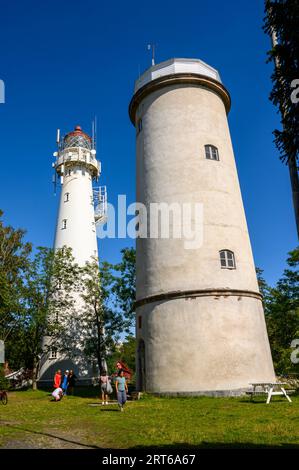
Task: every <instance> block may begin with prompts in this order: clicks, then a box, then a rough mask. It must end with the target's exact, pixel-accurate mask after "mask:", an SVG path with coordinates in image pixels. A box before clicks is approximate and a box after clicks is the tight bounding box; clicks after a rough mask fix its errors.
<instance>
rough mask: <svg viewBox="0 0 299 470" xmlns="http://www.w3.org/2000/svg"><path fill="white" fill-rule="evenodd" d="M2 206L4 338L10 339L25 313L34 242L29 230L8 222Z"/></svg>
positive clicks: (0, 312)
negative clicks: (29, 239) (25, 287)
mask: <svg viewBox="0 0 299 470" xmlns="http://www.w3.org/2000/svg"><path fill="white" fill-rule="evenodd" d="M2 217H3V212H2V211H1V210H0V339H2V340H4V341H7V339H8V338H9V337H10V335H11V334H12V333H13V331H14V330H15V329H16V328H17V325H18V323H19V321H20V318H21V317H22V314H23V309H22V298H21V291H22V285H23V278H24V273H25V271H26V269H27V267H28V263H29V255H30V253H31V249H32V246H31V244H30V243H27V242H25V241H24V235H25V231H24V230H21V229H17V230H16V229H14V228H13V227H11V226H6V225H5V224H4V222H3V219H2Z"/></svg>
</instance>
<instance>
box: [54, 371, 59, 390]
mask: <svg viewBox="0 0 299 470" xmlns="http://www.w3.org/2000/svg"><path fill="white" fill-rule="evenodd" d="M60 384H61V370H60V369H58V371H57V372H56V374H55V375H54V385H53V387H54V388H55V389H56V388H59V387H60Z"/></svg>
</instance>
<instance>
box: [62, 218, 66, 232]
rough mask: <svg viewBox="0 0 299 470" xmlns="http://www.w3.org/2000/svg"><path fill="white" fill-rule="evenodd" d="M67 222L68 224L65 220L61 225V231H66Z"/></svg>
mask: <svg viewBox="0 0 299 470" xmlns="http://www.w3.org/2000/svg"><path fill="white" fill-rule="evenodd" d="M66 222H67V219H63V221H62V223H61V229H62V230H64V229H66Z"/></svg>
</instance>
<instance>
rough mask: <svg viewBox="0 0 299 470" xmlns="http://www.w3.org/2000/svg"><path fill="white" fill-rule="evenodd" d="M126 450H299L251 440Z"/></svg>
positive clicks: (179, 444)
mask: <svg viewBox="0 0 299 470" xmlns="http://www.w3.org/2000/svg"><path fill="white" fill-rule="evenodd" d="M127 449H128V450H146V451H149V452H150V451H157V450H159V451H160V450H165V451H167V450H169V451H171V450H175V449H186V450H192V449H193V450H203V451H204V450H207V451H208V450H210V449H219V450H222V449H240V450H241V449H252V450H254V449H256V450H259V449H261V450H262V449H278V450H279V449H295V450H299V444H287V443H286V444H253V443H251V442H232V443H224V442H205V441H203V442H201V443H199V444H188V443H186V442H174V443H172V444H163V445H156V446H143V445H141V446H131V447H128V448H127Z"/></svg>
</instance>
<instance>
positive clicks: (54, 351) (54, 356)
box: [49, 347, 57, 359]
mask: <svg viewBox="0 0 299 470" xmlns="http://www.w3.org/2000/svg"><path fill="white" fill-rule="evenodd" d="M49 357H50V359H57V348H55V347H52V348H51V349H50V354H49Z"/></svg>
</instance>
